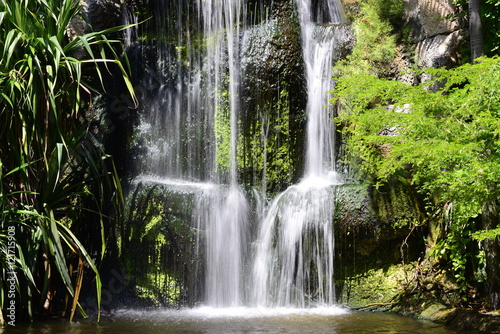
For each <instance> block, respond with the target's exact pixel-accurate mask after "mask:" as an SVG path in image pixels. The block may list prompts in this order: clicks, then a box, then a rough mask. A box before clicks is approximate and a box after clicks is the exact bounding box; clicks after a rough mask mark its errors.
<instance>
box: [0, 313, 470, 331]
mask: <svg viewBox="0 0 500 334" xmlns="http://www.w3.org/2000/svg"><path fill="white" fill-rule="evenodd" d="M0 333H1V334H4V333H5V334H7V333H27V334H35V333H37V334H38V333H43V334H56V333H57V334H59V333H68V334H90V333H96V334H127V333H134V334H135V333H139V334H160V333H161V334H170V333H193V334H195V333H206V334H209V333H210V334H212V333H213V334H215V333H245V334H250V333H332V334H337V333H338V334H340V333H341V334H373V333H386V334H415V333H418V334H453V333H471V334H472V333H476V332H471V331H461V330H458V329H454V328H449V327H445V326H443V325H441V324H436V323H433V322H429V321H419V320H415V319H410V318H406V317H403V316H399V315H394V314H381V313H356V312H349V311H347V310H345V309H343V308H339V307H328V308H315V309H307V310H306V309H286V308H278V309H265V308H261V309H259V308H243V307H242V308H230V309H214V308H205V307H202V308H196V309H185V310H140V311H134V310H122V311H117V312H116V313H115V314H113V315H111V316H106V317H103V318H102V320H101V323H100V324H99V325H96V324H95V323H93V321H92V320H83V321H80V322H78V323H73V324H69V323H67V321H52V322H45V323H41V324H33V325H30V326H26V325H25V326H19V325H18V326H16V328H8V329H0Z"/></svg>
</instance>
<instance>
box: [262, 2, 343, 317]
mask: <svg viewBox="0 0 500 334" xmlns="http://www.w3.org/2000/svg"><path fill="white" fill-rule="evenodd" d="M298 8H299V13H300V23H301V29H302V44H303V57H304V61H305V64H306V77H307V89H308V102H307V116H308V123H307V152H306V154H307V159H306V168H305V175H304V178H303V180H302V181H301V182H300V183H299V184H298V185H294V186H292V187H290V188H288V189H287V190H286V191H285V192H284V193H282V194H280V195H279V196H278V197H276V198H275V199H274V201H273V202H272V204H271V205H270V208H269V211H268V212H267V216H266V218H265V219H264V221H263V222H262V225H261V230H260V235H259V240H258V241H257V246H256V256H255V263H254V268H253V280H254V281H253V284H254V290H253V303H254V304H256V305H264V306H295V307H306V306H311V305H332V304H333V303H334V302H335V282H334V238H333V215H334V189H333V186H334V185H336V184H338V183H339V181H340V180H339V179H340V178H339V176H338V175H337V173H336V172H335V164H334V127H333V123H332V121H331V118H332V117H333V115H332V110H331V108H328V107H326V106H327V105H328V92H329V91H330V90H331V89H332V88H333V81H332V75H331V67H332V65H333V60H335V59H338V57H339V55H338V54H335V51H336V50H337V49H336V46H337V45H341V43H339V41H340V39H342V38H345V32H344V30H343V29H342V27H339V26H337V25H336V24H338V23H341V22H342V21H343V15H342V9H341V7H340V2H339V1H337V0H330V1H328V2H327V3H326V4H325V6H323V8H321V7H319V8H318V9H317V11H316V12H314V11H313V8H312V3H311V1H308V0H298ZM325 10H326V11H325ZM315 17H316V18H321V20H327V22H323V21H322V22H319V23H329V24H327V25H325V24H323V25H318V24H316V23H317V22H314V21H313V19H314V18H315Z"/></svg>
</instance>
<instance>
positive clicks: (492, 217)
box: [481, 200, 500, 310]
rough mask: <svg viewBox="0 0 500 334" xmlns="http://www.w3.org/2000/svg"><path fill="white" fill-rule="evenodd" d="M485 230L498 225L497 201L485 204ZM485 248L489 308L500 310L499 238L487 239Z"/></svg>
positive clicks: (483, 220)
mask: <svg viewBox="0 0 500 334" xmlns="http://www.w3.org/2000/svg"><path fill="white" fill-rule="evenodd" d="M482 211H483V212H482V215H481V216H482V219H481V220H482V223H483V229H485V230H491V229H494V228H495V227H497V225H498V216H497V205H496V203H495V201H494V200H493V201H491V202H489V203H485V204H484V205H483V210H482ZM483 248H484V252H485V255H486V288H487V293H488V301H489V306H490V307H491V308H493V309H495V310H498V309H499V308H500V244H499V241H498V237H496V238H494V239H485V240H484V241H483Z"/></svg>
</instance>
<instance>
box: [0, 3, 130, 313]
mask: <svg viewBox="0 0 500 334" xmlns="http://www.w3.org/2000/svg"><path fill="white" fill-rule="evenodd" d="M79 13H80V7H79V6H78V2H75V1H73V0H1V1H0V52H1V54H2V57H1V60H0V124H1V125H0V168H1V170H0V177H1V181H2V183H1V187H0V190H1V192H0V215H1V229H2V231H5V232H3V233H2V234H3V235H2V238H3V240H2V256H0V266H1V270H2V271H1V273H0V275H2V284H0V297H1V298H0V307H1V309H2V312H6V311H7V307H8V306H10V304H11V303H12V301H13V300H15V303H16V317H17V320H22V319H26V318H32V317H33V316H35V315H37V314H38V315H40V316H42V315H54V314H57V315H62V316H64V315H65V312H66V310H67V309H71V314H70V316H69V318H70V320H71V319H72V318H73V316H74V313H75V310H76V309H77V308H78V307H79V305H78V297H79V294H80V289H81V287H82V281H83V275H84V273H85V267H89V268H90V269H91V270H92V271H93V272H94V274H95V285H96V288H97V300H98V303H99V300H100V288H101V283H100V278H99V271H98V262H99V261H100V259H102V257H103V256H104V253H105V248H106V244H105V236H104V224H105V219H106V217H105V216H104V214H105V211H104V210H105V200H106V201H113V202H114V203H115V204H116V205H117V206H120V205H121V204H120V203H121V201H122V195H121V190H120V183H119V180H118V179H117V177H116V171H115V169H114V165H113V163H112V159H111V157H110V156H108V155H106V154H105V152H104V151H103V149H102V148H101V147H100V146H99V145H98V144H97V141H96V139H95V138H93V136H92V133H91V132H90V131H89V128H88V121H87V120H85V115H84V113H83V112H82V110H81V106H82V105H83V104H84V102H90V101H91V92H96V91H95V89H93V88H92V87H91V85H90V84H89V82H87V81H86V80H85V78H86V75H92V76H93V77H94V78H96V80H98V83H99V81H100V83H103V73H102V70H103V69H104V68H106V69H108V66H114V67H117V68H118V69H119V70H120V71H121V78H123V79H125V83H126V85H127V87H128V89H129V91H130V93H132V89H131V85H130V81H129V80H128V77H127V74H126V72H125V69H124V68H123V66H122V64H121V63H120V61H119V60H118V59H119V57H118V55H117V54H116V53H115V51H114V49H113V45H114V44H116V43H117V42H118V41H115V40H108V39H107V38H106V37H105V36H106V34H110V33H114V32H117V31H119V30H122V29H125V28H126V27H117V28H114V29H109V30H106V31H101V32H93V33H88V34H86V35H84V36H78V37H76V38H74V39H70V38H69V37H68V36H67V31H68V27H69V26H70V24H71V22H72V20H73V19H75V18H77V17H78V16H79ZM79 54H80V55H84V56H83V57H78V56H77V55H79ZM132 95H133V93H132ZM106 193H112V194H113V195H112V196H111V197H108V198H107V199H106V197H105V196H106ZM10 231H14V233H13V235H10V234H8V232H10ZM83 233H85V234H84V235H83V237H85V238H86V239H88V236H89V234H90V235H92V234H95V233H97V235H99V234H100V238H101V240H100V246H99V247H97V248H96V249H93V250H92V252H90V251H87V248H86V247H85V246H84V244H83V242H82V241H80V240H84V239H81V238H79V237H78V236H79V235H80V234H83ZM9 237H12V238H11V239H12V240H11V239H9ZM5 240H7V241H9V242H10V241H12V242H13V243H12V245H15V249H6V245H9V246H10V245H11V244H10V243H4V241H5ZM86 241H87V242H89V240H86ZM93 253H95V254H98V255H97V258H93V255H91V254H93ZM10 265H13V266H14V267H15V268H13V267H11V266H10ZM14 269H15V272H16V275H15V290H16V291H15V293H14V292H13V293H12V295H10V294H9V292H11V290H9V289H10V288H11V285H10V284H9V282H8V281H7V279H8V278H11V277H14V275H12V274H11V272H13V271H14ZM70 300H71V302H70ZM68 303H69V305H68ZM81 311H82V313H84V312H83V310H81ZM2 312H0V315H2ZM3 314H6V313H3ZM1 320H2V322H4V321H6V322H8V321H10V320H12V319H10V318H7V319H5V316H3V317H1Z"/></svg>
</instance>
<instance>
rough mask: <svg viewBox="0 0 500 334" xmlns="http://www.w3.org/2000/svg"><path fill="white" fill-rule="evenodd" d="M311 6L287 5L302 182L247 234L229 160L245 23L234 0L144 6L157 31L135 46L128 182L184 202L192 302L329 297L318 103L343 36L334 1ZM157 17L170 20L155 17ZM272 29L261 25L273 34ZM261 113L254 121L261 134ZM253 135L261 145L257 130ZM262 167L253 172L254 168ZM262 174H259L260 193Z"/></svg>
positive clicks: (325, 177)
mask: <svg viewBox="0 0 500 334" xmlns="http://www.w3.org/2000/svg"><path fill="white" fill-rule="evenodd" d="M312 2H314V6H313V4H312ZM320 3H322V2H321V1H311V0H297V3H296V5H297V8H298V13H299V15H298V18H299V21H300V29H301V34H302V35H301V39H302V48H303V52H302V55H303V62H304V65H305V70H306V74H305V77H306V79H307V93H308V98H307V101H308V102H307V145H306V163H305V173H304V178H303V180H302V181H301V182H300V183H299V184H297V185H294V186H291V187H290V188H289V189H288V190H286V191H285V192H283V193H282V194H280V195H278V196H277V197H276V199H275V200H274V201H273V202H272V203H271V204H270V205H269V207H268V208H267V210H265V211H266V212H256V213H255V212H254V215H255V216H256V217H263V218H262V221H260V222H256V223H255V225H258V229H259V231H258V232H256V233H255V232H252V230H251V227H252V226H251V224H250V221H251V218H250V214H251V211H252V210H251V205H250V203H249V199H248V198H247V197H246V196H245V194H244V192H243V190H242V186H241V185H239V184H238V172H239V168H240V166H238V163H237V162H238V161H239V160H238V159H240V157H239V154H240V153H238V152H239V151H238V147H237V144H238V143H239V142H240V139H239V131H240V126H241V125H240V123H241V120H242V115H241V114H240V113H241V112H240V110H241V109H242V102H241V95H242V91H241V83H242V81H243V80H242V76H241V73H242V72H241V71H243V70H244V69H241V71H240V68H241V67H243V68H244V66H245V64H243V63H242V61H241V58H242V54H243V53H244V52H245V51H244V50H245V48H244V47H241V43H252V42H251V41H248V40H247V39H249V38H251V36H252V33H247V32H248V31H249V30H245V29H246V28H245V23H246V22H248V21H249V20H250V21H251V20H254V19H249V18H248V17H247V13H246V7H245V2H244V1H243V0H197V1H195V3H194V4H188V3H187V2H185V1H178V2H171V1H170V0H157V1H156V2H155V4H156V8H155V11H156V12H158V13H161V15H159V18H157V21H156V28H157V32H156V34H157V35H158V36H160V37H161V36H169V37H165V41H162V40H161V38H160V39H159V41H157V42H156V44H153V45H150V46H142V47H143V48H145V49H144V51H143V52H142V54H143V55H146V56H143V57H145V58H148V59H149V60H148V61H145V63H146V65H147V66H146V67H148V68H149V70H146V71H145V72H146V74H145V75H143V78H142V80H141V82H140V84H139V85H141V87H140V88H141V93H142V95H143V96H144V98H143V101H142V104H143V108H142V117H141V120H140V124H139V125H138V127H137V131H138V133H139V136H138V138H139V142H140V145H139V146H140V147H141V149H139V151H140V152H141V153H140V154H139V155H138V158H137V167H138V170H139V176H138V177H137V178H136V183H138V184H139V183H145V182H148V183H155V184H161V185H162V187H164V188H165V189H168V192H169V194H172V193H175V194H177V195H176V196H177V197H178V198H181V199H182V196H189V198H190V200H192V205H191V206H192V212H191V213H190V218H189V224H190V225H191V226H192V228H193V230H195V231H196V237H195V239H196V244H197V246H196V249H197V252H198V254H199V255H200V256H202V257H203V262H204V264H203V265H202V267H203V269H202V271H203V275H201V276H202V277H203V279H202V281H203V282H201V283H200V284H201V285H202V288H201V289H202V290H203V291H204V293H203V298H202V300H200V301H197V302H202V303H203V304H205V305H208V306H213V307H234V306H242V305H259V306H294V307H306V306H311V305H316V304H326V305H332V304H334V302H335V290H334V267H333V260H334V240H333V223H332V219H333V214H334V198H333V196H334V195H333V194H334V188H333V186H334V185H335V184H337V183H338V176H337V174H336V173H335V171H334V170H335V164H334V140H333V138H334V129H333V123H332V122H331V118H332V117H333V115H332V110H331V109H329V108H327V107H325V106H327V105H328V91H329V90H331V89H332V80H331V70H330V68H331V66H332V62H333V61H334V60H335V59H337V58H338V57H339V54H338V53H339V51H337V47H336V45H340V44H341V42H342V41H341V40H342V39H343V38H345V36H344V34H345V29H344V27H343V26H342V25H338V23H341V22H342V20H343V18H342V9H341V8H340V2H339V0H325V1H324V3H322V5H319V4H320ZM194 7H195V9H194V10H193V8H194ZM167 13H170V14H169V15H171V16H172V15H175V16H176V19H174V20H167V19H166V18H165V17H166V16H167ZM172 13H173V14H172ZM186 15H193V16H196V17H197V19H194V20H193V19H186V17H185V16H186ZM266 15H267V14H266ZM133 20H135V18H133ZM265 20H266V19H263V21H265ZM187 22H191V26H189V25H190V24H189V23H187ZM192 22H197V23H196V24H197V25H198V27H197V28H193V27H192ZM278 26H279V25H278V23H276V22H273V23H272V24H268V25H266V24H265V23H264V24H262V28H265V27H272V28H273V31H276V29H277V27H278ZM193 31H195V32H196V33H197V34H199V35H200V36H203V37H202V39H200V37H199V36H197V38H196V42H195V41H194V39H195V38H194V36H192V34H194V33H193ZM253 33H254V34H257V31H256V30H254V32H253ZM172 36H176V37H172ZM132 38H133V34H130V35H129V36H127V40H128V41H130V40H131V39H132ZM171 38H174V39H176V40H175V41H174V42H171V41H169V39H171ZM192 39H193V40H192ZM129 43H131V44H133V42H132V41H130V42H129ZM280 94H281V93H280ZM280 96H281V95H280ZM266 117H268V116H266ZM265 119H266V121H265V122H264V121H263V122H262V124H261V125H260V126H261V128H262V129H264V128H267V129H268V130H267V131H269V127H270V124H269V119H267V118H265ZM263 138H264V139H263V140H262V142H264V143H265V142H266V141H267V140H268V133H267V132H266V133H265V134H263ZM263 155H264V163H267V160H268V159H271V157H267V155H268V152H267V147H266V146H265V145H264V148H263ZM263 171H264V175H265V174H266V166H263ZM265 182H266V181H265V176H263V182H262V184H264V186H263V187H262V188H263V189H264V191H265V190H266V186H265ZM260 196H262V197H264V196H265V194H260ZM254 197H258V196H255V195H254ZM259 201H260V199H258V200H257V202H259ZM262 207H264V206H262ZM255 210H256V209H254V211H255ZM252 236H254V237H257V240H253V237H252ZM250 245H253V246H254V247H255V248H253V251H252V249H250V248H251V247H250Z"/></svg>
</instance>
